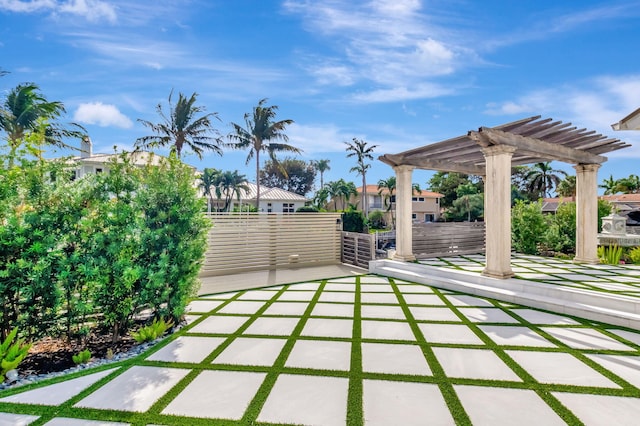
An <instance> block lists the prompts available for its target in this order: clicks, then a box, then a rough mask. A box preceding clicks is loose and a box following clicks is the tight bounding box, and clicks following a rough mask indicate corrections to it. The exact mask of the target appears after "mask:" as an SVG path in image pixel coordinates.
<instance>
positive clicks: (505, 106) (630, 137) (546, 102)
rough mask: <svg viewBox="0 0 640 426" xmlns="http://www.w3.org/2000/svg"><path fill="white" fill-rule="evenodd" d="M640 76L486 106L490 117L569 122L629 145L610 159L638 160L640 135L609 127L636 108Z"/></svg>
mask: <svg viewBox="0 0 640 426" xmlns="http://www.w3.org/2000/svg"><path fill="white" fill-rule="evenodd" d="M638 99H640V74H638V75H622V76H603V77H596V78H592V79H588V80H585V81H577V82H574V83H572V84H571V85H564V86H559V87H554V88H550V89H549V88H545V89H542V90H537V91H531V92H528V93H525V94H523V95H521V96H519V97H517V98H515V99H511V100H506V101H503V102H501V103H490V104H487V108H486V110H485V113H486V114H490V115H516V114H519V115H524V114H528V115H542V116H543V117H552V118H554V119H560V120H563V121H570V122H572V123H573V124H574V125H575V126H578V127H580V128H588V129H592V130H595V131H597V132H598V133H601V134H603V135H605V136H609V137H612V138H617V139H621V140H623V141H625V142H629V143H632V144H633V145H634V146H633V147H632V148H629V149H624V150H620V151H614V152H612V153H610V154H608V156H609V157H623V156H626V157H633V158H637V157H640V146H638V145H639V144H640V132H614V131H613V130H612V129H611V124H613V123H616V122H618V121H619V120H620V119H621V118H623V117H625V116H626V115H627V114H629V113H630V112H632V111H633V110H635V109H636V108H638Z"/></svg>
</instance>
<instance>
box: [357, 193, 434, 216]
mask: <svg viewBox="0 0 640 426" xmlns="http://www.w3.org/2000/svg"><path fill="white" fill-rule="evenodd" d="M357 191H358V196H357V197H352V198H351V200H349V203H351V204H357V205H358V208H359V209H362V208H363V204H362V195H363V191H362V187H361V186H360V187H358V188H357ZM378 191H379V190H378V186H377V185H367V200H368V201H369V212H372V211H374V210H381V211H384V212H386V211H387V209H388V206H386V205H385V204H384V200H385V198H387V196H388V195H389V191H388V190H387V189H383V190H382V191H381V192H378ZM412 197H413V202H412V203H411V218H412V219H413V220H414V221H416V222H435V221H437V220H438V219H439V218H440V199H441V198H442V197H444V195H442V194H440V193H437V192H431V191H420V192H419V193H418V192H414V193H413V195H412ZM389 202H391V210H390V214H392V215H395V209H396V196H395V194H394V195H391V197H390V200H389Z"/></svg>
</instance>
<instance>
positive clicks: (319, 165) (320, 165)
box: [313, 159, 331, 188]
mask: <svg viewBox="0 0 640 426" xmlns="http://www.w3.org/2000/svg"><path fill="white" fill-rule="evenodd" d="M313 166H314V167H315V168H316V170H317V171H319V172H320V188H323V187H324V172H326V171H327V170H331V167H329V160H326V159H324V160H317V161H314V162H313Z"/></svg>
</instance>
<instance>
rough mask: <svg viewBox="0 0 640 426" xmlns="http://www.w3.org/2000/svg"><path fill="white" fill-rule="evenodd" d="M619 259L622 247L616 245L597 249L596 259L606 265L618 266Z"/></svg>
mask: <svg viewBox="0 0 640 426" xmlns="http://www.w3.org/2000/svg"><path fill="white" fill-rule="evenodd" d="M621 257H622V247H619V246H617V245H610V246H599V247H598V258H599V259H600V262H602V263H604V264H606V265H618V264H619V263H620V258H621Z"/></svg>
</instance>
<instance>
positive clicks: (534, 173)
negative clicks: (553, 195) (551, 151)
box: [526, 161, 567, 197]
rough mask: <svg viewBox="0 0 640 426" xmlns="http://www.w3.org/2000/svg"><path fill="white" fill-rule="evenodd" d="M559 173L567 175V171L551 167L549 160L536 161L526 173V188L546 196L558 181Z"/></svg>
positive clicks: (559, 179)
mask: <svg viewBox="0 0 640 426" xmlns="http://www.w3.org/2000/svg"><path fill="white" fill-rule="evenodd" d="M559 175H562V176H567V173H566V172H565V171H563V170H555V169H553V168H552V167H551V162H550V161H547V162H546V163H536V164H534V165H533V167H532V168H531V170H530V171H529V173H527V175H526V181H527V189H528V190H529V191H530V192H532V193H535V194H538V195H542V196H543V197H548V196H549V194H550V192H551V190H552V189H553V188H554V187H556V186H558V184H559V183H560V181H561V178H560V176H559Z"/></svg>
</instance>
